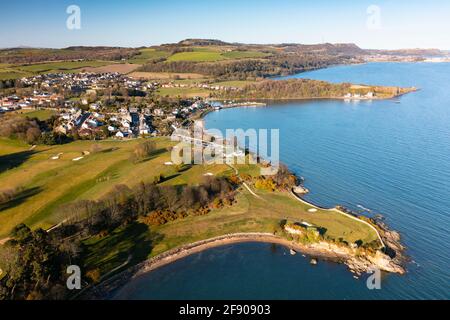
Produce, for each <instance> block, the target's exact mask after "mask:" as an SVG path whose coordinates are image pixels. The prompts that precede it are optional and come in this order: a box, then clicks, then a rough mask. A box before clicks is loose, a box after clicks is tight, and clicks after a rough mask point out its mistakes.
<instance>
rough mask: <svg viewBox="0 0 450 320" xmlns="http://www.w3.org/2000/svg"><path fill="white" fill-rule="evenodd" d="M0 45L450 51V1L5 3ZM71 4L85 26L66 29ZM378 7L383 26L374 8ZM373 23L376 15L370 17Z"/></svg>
mask: <svg viewBox="0 0 450 320" xmlns="http://www.w3.org/2000/svg"><path fill="white" fill-rule="evenodd" d="M2 2H3V3H2V4H1V12H2V15H1V18H0V47H14V46H33V47H56V48H59V47H67V46H71V45H109V46H111V45H114V46H132V47H137V46H149V45H153V44H161V43H170V42H177V41H180V40H182V39H185V38H213V39H221V40H224V41H230V42H246V43H282V42H296V43H321V42H332V43H337V42H354V43H356V44H358V45H359V46H361V47H363V48H385V49H394V48H419V47H420V48H440V49H450V36H448V35H449V34H450V1H447V0H427V1H423V0H390V1H387V0H369V1H366V0H353V1H349V0H315V1H304V0H184V1H180V0H165V1H156V0H128V1H123V0H122V1H118V0H116V1H115V0H109V1H106V0H96V1H87V0H71V1H66V0H40V1H39V0H27V1H24V0H15V1H7V2H6V1H2ZM69 5H78V6H79V7H80V9H81V29H80V30H69V29H67V27H66V20H67V18H68V14H67V13H66V9H67V7H68V6H69ZM371 5H376V6H378V8H380V11H379V12H380V15H379V17H380V19H377V20H376V21H380V23H379V24H378V25H377V26H378V27H377V28H373V27H372V28H369V27H368V26H367V21H368V19H373V18H374V14H373V11H372V14H368V13H367V10H368V8H369V6H371ZM369 21H373V20H369Z"/></svg>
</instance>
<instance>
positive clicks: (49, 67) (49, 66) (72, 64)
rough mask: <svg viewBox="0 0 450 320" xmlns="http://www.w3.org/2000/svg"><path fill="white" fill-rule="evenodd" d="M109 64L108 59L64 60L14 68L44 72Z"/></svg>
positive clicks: (73, 69)
mask: <svg viewBox="0 0 450 320" xmlns="http://www.w3.org/2000/svg"><path fill="white" fill-rule="evenodd" d="M110 64H111V62H109V61H64V62H50V63H38V64H31V65H22V66H17V67H15V69H17V70H21V71H26V72H33V73H45V72H50V71H52V72H54V71H56V72H58V71H59V72H64V71H75V70H77V69H82V68H86V67H101V66H106V65H110Z"/></svg>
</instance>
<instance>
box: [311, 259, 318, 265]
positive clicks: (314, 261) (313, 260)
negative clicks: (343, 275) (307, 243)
mask: <svg viewBox="0 0 450 320" xmlns="http://www.w3.org/2000/svg"><path fill="white" fill-rule="evenodd" d="M310 263H311V264H312V265H314V266H315V265H317V263H318V262H317V259H311V262H310Z"/></svg>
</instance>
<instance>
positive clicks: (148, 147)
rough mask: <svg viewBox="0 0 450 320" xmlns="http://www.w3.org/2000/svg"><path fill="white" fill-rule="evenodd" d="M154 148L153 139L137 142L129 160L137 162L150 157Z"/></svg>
mask: <svg viewBox="0 0 450 320" xmlns="http://www.w3.org/2000/svg"><path fill="white" fill-rule="evenodd" d="M155 150H156V143H155V142H154V141H146V142H144V143H140V144H138V145H137V146H136V147H135V148H134V151H133V154H132V156H131V160H132V161H133V162H138V161H142V160H145V159H147V158H148V157H150V156H151V155H152V154H153V152H155Z"/></svg>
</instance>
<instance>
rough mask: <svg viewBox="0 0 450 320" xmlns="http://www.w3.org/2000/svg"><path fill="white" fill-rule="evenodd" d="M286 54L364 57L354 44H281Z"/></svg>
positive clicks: (361, 50) (364, 51)
mask: <svg viewBox="0 0 450 320" xmlns="http://www.w3.org/2000/svg"><path fill="white" fill-rule="evenodd" d="M280 47H284V50H285V51H287V52H302V53H325V54H334V55H338V54H344V55H354V56H358V55H365V54H367V52H366V50H363V49H361V48H360V47H358V46H357V45H356V44H354V43H337V44H331V43H323V44H311V45H306V44H282V45H280Z"/></svg>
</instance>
